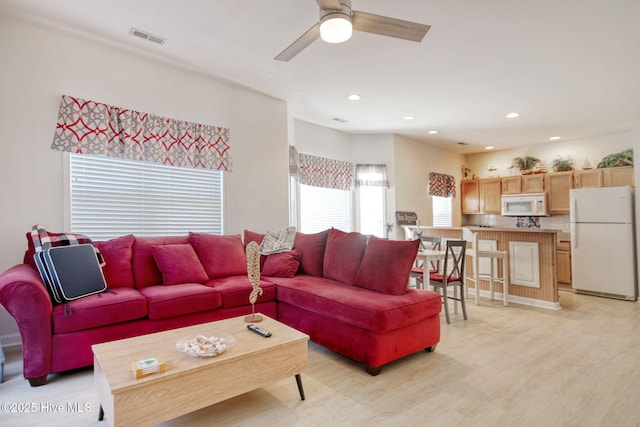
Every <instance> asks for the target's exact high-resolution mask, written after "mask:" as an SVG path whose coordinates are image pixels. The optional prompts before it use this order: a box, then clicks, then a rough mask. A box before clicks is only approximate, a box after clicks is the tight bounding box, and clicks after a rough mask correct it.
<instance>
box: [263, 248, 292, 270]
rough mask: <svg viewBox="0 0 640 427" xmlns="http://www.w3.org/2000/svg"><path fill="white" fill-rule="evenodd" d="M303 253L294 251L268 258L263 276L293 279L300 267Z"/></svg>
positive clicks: (270, 255) (268, 256)
mask: <svg viewBox="0 0 640 427" xmlns="http://www.w3.org/2000/svg"><path fill="white" fill-rule="evenodd" d="M301 257H302V252H301V251H300V250H299V249H293V250H291V251H289V252H280V253H277V254H269V255H267V256H266V259H265V261H264V266H263V267H262V274H263V275H265V276H268V277H293V276H295V275H296V272H297V271H298V267H299V266H300V258H301Z"/></svg>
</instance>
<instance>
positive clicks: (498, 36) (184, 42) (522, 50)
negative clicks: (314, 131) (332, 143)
mask: <svg viewBox="0 0 640 427" xmlns="http://www.w3.org/2000/svg"><path fill="white" fill-rule="evenodd" d="M352 6H353V9H354V10H361V11H365V12H369V13H375V14H378V15H386V16H391V17H394V18H399V19H405V20H410V21H416V22H420V23H424V24H428V25H431V30H430V31H429V32H428V33H427V35H426V37H425V38H424V40H423V41H422V43H415V42H410V41H404V40H398V39H393V38H388V37H382V36H379V35H374V34H367V33H361V32H354V35H353V37H352V38H351V39H350V40H349V41H347V42H345V43H342V44H339V45H331V44H327V43H324V42H322V41H321V40H317V41H315V42H314V43H313V44H311V46H309V47H308V48H307V49H305V50H304V51H303V52H302V53H301V54H299V55H298V56H296V57H295V58H293V59H292V60H291V61H290V62H280V61H274V60H273V58H274V57H275V56H276V55H277V54H278V53H279V52H280V51H282V50H283V49H284V48H285V47H287V46H288V45H289V44H290V43H292V42H293V41H294V40H295V39H296V38H297V37H299V36H300V35H301V34H302V33H304V32H305V31H306V30H307V29H309V28H310V27H311V26H312V25H313V24H314V23H316V22H317V21H318V6H317V4H316V2H315V1H314V0H91V1H88V0H56V1H46V0H0V13H3V14H7V15H12V16H17V17H22V18H24V19H28V20H30V21H37V22H39V23H41V24H42V25H47V26H54V27H56V28H61V29H65V30H69V31H72V32H74V33H76V34H78V35H79V36H82V37H85V36H88V37H91V38H93V39H95V40H98V41H102V42H106V43H109V44H111V45H113V46H117V47H120V48H123V49H127V50H129V51H132V52H136V53H138V54H140V55H145V56H150V57H153V58H155V59H160V60H163V61H166V62H169V63H174V64H179V65H180V66H182V67H186V68H188V69H191V70H195V71H198V72H202V73H205V74H208V75H211V76H213V77H215V78H217V79H223V80H228V81H232V82H235V83H238V84H241V85H243V86H248V87H251V88H253V89H255V90H257V91H260V92H264V93H266V94H269V95H272V96H274V97H277V98H280V99H283V100H286V101H287V102H288V105H289V111H290V113H291V114H292V116H293V117H294V118H298V119H301V120H305V121H308V122H312V123H316V124H319V125H322V126H326V127H330V128H334V129H338V130H342V131H345V132H349V133H397V134H401V135H406V136H409V137H411V138H413V139H417V140H421V141H426V142H428V143H430V144H434V145H438V146H442V147H446V148H449V149H452V150H456V151H459V152H461V153H473V152H479V151H484V147H485V146H486V145H493V146H495V147H496V149H503V148H511V147H515V146H522V145H530V144H536V143H544V142H548V141H549V137H551V136H556V135H558V136H561V137H562V140H570V139H578V138H585V137H591V136H597V135H606V134H609V133H613V132H618V131H624V130H628V129H630V127H631V122H632V121H633V120H638V119H640V54H639V51H640V25H639V24H638V19H639V18H640V0H530V1H526V2H524V1H514V0H483V1H478V0H393V1H391V0H352ZM130 27H136V28H139V29H142V30H146V31H148V32H150V33H153V34H156V35H160V36H163V37H166V38H167V42H166V43H165V45H163V46H159V45H156V44H153V43H151V42H148V41H145V40H142V39H139V38H135V37H132V36H130V35H129V29H130ZM351 93H358V94H360V95H361V96H362V99H361V100H360V101H357V102H352V101H348V100H347V95H349V94H351ZM511 111H517V112H520V114H521V116H520V117H519V118H517V119H506V118H505V115H506V114H507V113H509V112H511ZM407 115H413V116H415V119H414V120H412V121H405V120H403V117H404V116H407ZM334 118H339V119H343V120H346V121H347V122H346V123H340V122H337V121H335V120H334ZM431 129H436V130H438V131H439V133H438V134H437V135H435V136H434V135H429V134H428V133H427V131H428V130H431ZM461 141H462V142H466V143H468V144H469V145H467V146H461V145H460V144H458V143H459V142H461Z"/></svg>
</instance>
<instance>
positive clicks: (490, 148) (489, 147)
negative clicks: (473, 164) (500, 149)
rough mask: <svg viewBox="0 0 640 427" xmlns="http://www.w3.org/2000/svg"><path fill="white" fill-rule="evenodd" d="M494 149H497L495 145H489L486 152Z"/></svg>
mask: <svg viewBox="0 0 640 427" xmlns="http://www.w3.org/2000/svg"><path fill="white" fill-rule="evenodd" d="M494 148H496V147H494V146H493V145H487V146H486V147H484V149H485V150H493V149H494Z"/></svg>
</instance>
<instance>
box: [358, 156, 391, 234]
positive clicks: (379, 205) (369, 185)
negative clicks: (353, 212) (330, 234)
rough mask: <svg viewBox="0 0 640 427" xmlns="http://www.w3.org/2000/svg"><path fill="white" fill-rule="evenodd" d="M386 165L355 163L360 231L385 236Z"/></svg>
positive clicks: (387, 183) (387, 182)
mask: <svg viewBox="0 0 640 427" xmlns="http://www.w3.org/2000/svg"><path fill="white" fill-rule="evenodd" d="M388 186H389V181H388V180H387V166H386V165H383V164H358V165H356V187H357V188H358V192H357V195H358V219H359V222H360V232H361V233H362V234H371V235H374V236H377V237H387V235H386V234H387V233H386V223H385V199H386V189H387V187H388Z"/></svg>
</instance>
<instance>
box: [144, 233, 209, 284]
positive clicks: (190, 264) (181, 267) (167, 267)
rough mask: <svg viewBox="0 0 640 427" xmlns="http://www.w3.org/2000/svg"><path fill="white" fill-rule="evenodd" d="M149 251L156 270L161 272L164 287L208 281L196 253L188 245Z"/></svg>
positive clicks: (167, 246) (161, 247)
mask: <svg viewBox="0 0 640 427" xmlns="http://www.w3.org/2000/svg"><path fill="white" fill-rule="evenodd" d="M151 251H152V252H153V258H154V259H155V260H156V264H157V265H158V269H159V270H160V271H161V272H162V283H163V284H164V285H167V286H171V285H179V284H182V283H204V282H206V281H207V280H209V277H208V276H207V272H206V271H204V267H202V264H201V263H200V260H199V259H198V255H196V251H194V250H193V246H191V245H190V244H189V243H185V244H177V245H162V246H154V247H153V248H151Z"/></svg>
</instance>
